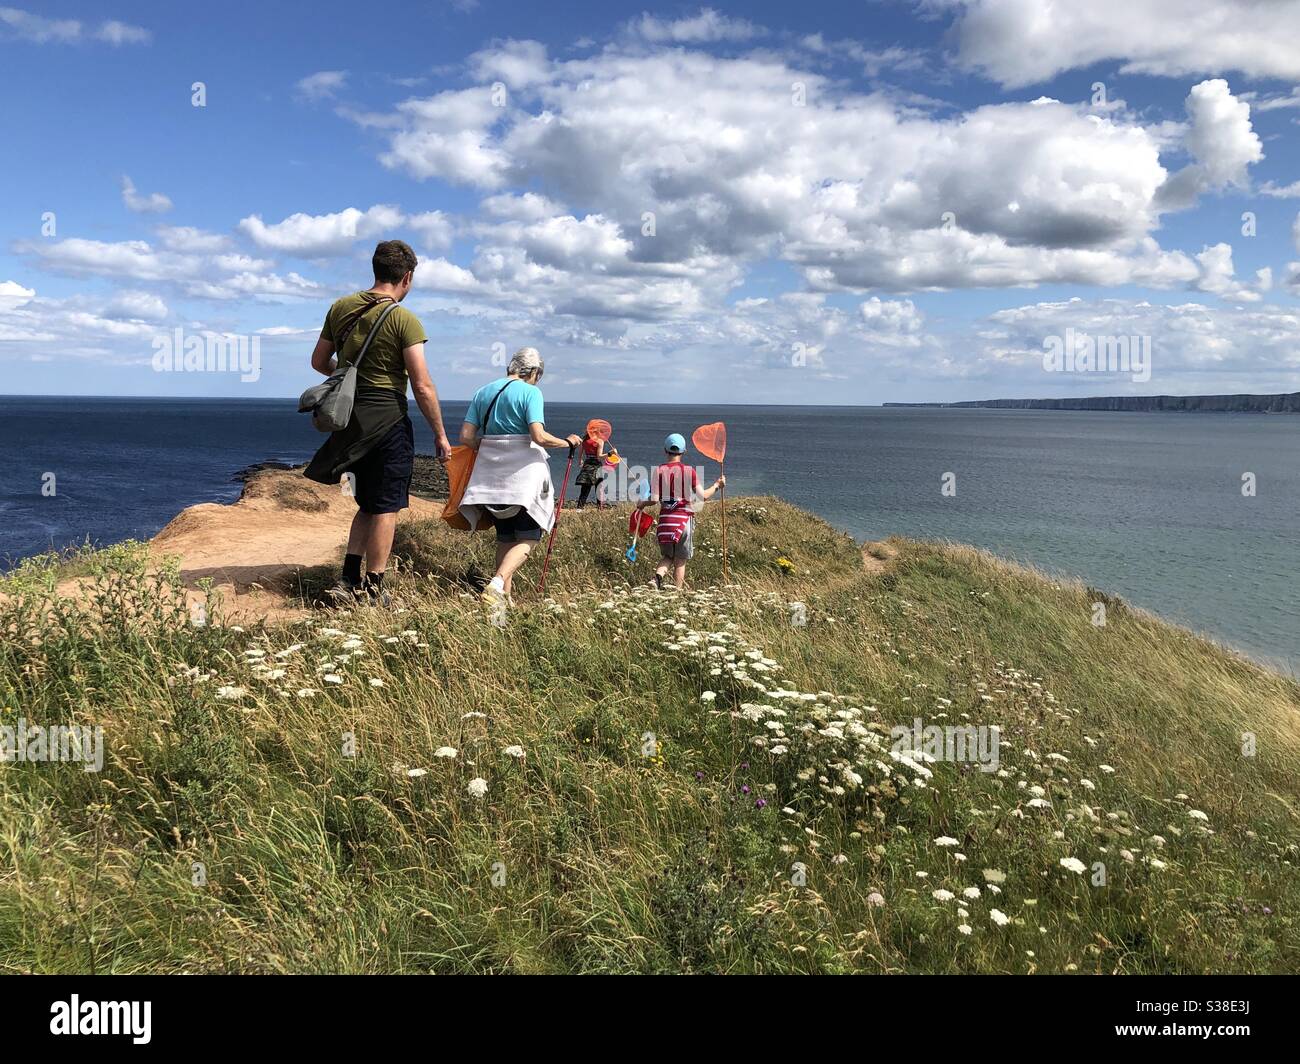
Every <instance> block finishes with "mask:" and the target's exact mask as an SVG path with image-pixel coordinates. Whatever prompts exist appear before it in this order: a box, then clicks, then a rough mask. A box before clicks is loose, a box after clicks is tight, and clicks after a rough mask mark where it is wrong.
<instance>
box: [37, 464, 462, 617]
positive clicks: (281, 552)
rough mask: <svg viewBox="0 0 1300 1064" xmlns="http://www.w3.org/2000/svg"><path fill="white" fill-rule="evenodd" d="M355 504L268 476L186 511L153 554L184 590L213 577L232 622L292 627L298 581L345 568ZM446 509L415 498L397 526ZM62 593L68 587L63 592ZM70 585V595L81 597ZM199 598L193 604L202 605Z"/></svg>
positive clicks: (300, 480)
mask: <svg viewBox="0 0 1300 1064" xmlns="http://www.w3.org/2000/svg"><path fill="white" fill-rule="evenodd" d="M355 513H356V504H355V503H354V502H353V501H352V499H351V498H350V497H349V496H347V495H344V494H343V492H342V490H341V489H340V488H339V487H336V486H326V485H324V484H315V483H313V482H312V481H310V480H306V479H305V478H304V477H303V476H302V475H301V474H300V473H298V472H294V471H287V470H278V469H277V470H266V471H263V472H261V473H256V474H254V475H253V477H251V478H250V479H249V481H248V483H247V484H246V485H245V486H244V493H243V495H242V496H241V497H240V499H239V501H238V502H235V503H232V504H230V505H224V504H221V503H200V504H199V505H197V506H191V507H189V508H188V509H185V510H182V511H181V512H180V513H179V514H177V515H176V516H175V517H174V518H172V520H171V521H170V522H169V523H168V524H167V526H166V527H165V528H164V529H163V530H162V531H161V532H159V533H158V535H156V536H154V538H153V540H152V541H151V542H150V554H151V556H153V557H155V558H157V559H158V560H159V561H161V560H162V559H163V558H164V557H175V558H177V559H179V561H180V567H181V577H182V579H183V580H184V581H185V583H186V585H187V586H189V587H191V588H197V586H198V582H199V581H200V580H203V579H205V578H210V579H211V580H212V582H213V584H214V586H215V587H216V588H219V589H220V591H221V593H222V599H223V603H222V605H223V611H224V612H225V614H226V615H227V617H228V618H229V619H230V620H242V621H256V620H260V619H265V620H268V621H279V620H291V619H296V618H300V617H304V616H306V615H307V613H308V611H307V610H306V609H303V608H301V607H298V606H295V605H291V604H290V599H289V596H288V595H287V594H286V592H285V590H283V589H286V588H291V587H292V579H293V574H294V573H295V572H296V571H298V570H300V569H309V568H311V567H313V566H317V565H337V564H339V563H340V562H341V561H342V558H343V549H344V547H345V545H346V542H347V534H348V527H349V524H350V523H351V521H352V515H353V514H355ZM441 513H442V503H440V502H430V501H428V500H427V499H421V498H417V497H416V496H414V495H413V496H411V507H410V509H408V510H404V511H402V515H401V517H400V518H399V520H402V521H412V520H423V519H426V518H430V517H437V516H438V515H439V514H441ZM59 590H60V591H61V592H65V589H64V588H63V587H60V589H59ZM76 591H77V582H76V581H72V582H71V583H70V585H69V587H68V588H67V591H66V592H65V593H69V592H70V593H72V594H76ZM201 599H202V595H201V594H200V593H198V592H197V591H196V592H195V593H194V594H192V595H191V601H200V600H201Z"/></svg>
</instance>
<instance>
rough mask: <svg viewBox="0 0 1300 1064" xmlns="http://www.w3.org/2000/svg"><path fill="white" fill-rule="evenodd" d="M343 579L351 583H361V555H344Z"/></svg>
mask: <svg viewBox="0 0 1300 1064" xmlns="http://www.w3.org/2000/svg"><path fill="white" fill-rule="evenodd" d="M343 579H344V580H346V581H347V582H348V583H349V584H359V583H361V555H360V554H345V555H343Z"/></svg>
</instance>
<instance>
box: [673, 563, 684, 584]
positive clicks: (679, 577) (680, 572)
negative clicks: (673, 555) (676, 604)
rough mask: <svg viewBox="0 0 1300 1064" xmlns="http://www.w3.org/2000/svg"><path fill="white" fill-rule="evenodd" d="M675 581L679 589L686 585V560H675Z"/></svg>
mask: <svg viewBox="0 0 1300 1064" xmlns="http://www.w3.org/2000/svg"><path fill="white" fill-rule="evenodd" d="M673 583H675V584H676V585H677V590H678V591H680V590H681V589H682V588H684V587H685V586H686V563H685V562H673Z"/></svg>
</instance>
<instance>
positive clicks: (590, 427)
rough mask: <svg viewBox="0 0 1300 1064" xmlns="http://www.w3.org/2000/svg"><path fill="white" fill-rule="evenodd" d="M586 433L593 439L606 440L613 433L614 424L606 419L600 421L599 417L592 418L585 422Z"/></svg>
mask: <svg viewBox="0 0 1300 1064" xmlns="http://www.w3.org/2000/svg"><path fill="white" fill-rule="evenodd" d="M587 435H588V436H590V437H591V438H592V439H593V440H605V441H606V442H608V441H609V438H610V437H611V436H612V435H614V426H613V425H611V424H610V423H609V422H608V421H602V420H601V419H600V418H592V419H591V420H590V421H588V422H587Z"/></svg>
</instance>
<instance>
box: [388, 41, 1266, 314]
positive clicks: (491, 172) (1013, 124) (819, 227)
mask: <svg viewBox="0 0 1300 1064" xmlns="http://www.w3.org/2000/svg"><path fill="white" fill-rule="evenodd" d="M795 81H801V82H803V83H804V84H805V85H806V87H807V91H808V97H807V101H806V106H798V105H796V103H795V102H794V101H793V100H792V98H791V94H790V86H791V84H792V82H795ZM651 85H653V86H655V91H654V92H650V91H649V90H648V89H647V86H651ZM530 91H531V92H532V93H534V94H535V95H536V97H537V99H538V104H537V109H536V110H531V109H530V110H524V109H520V108H517V107H516V108H512V109H501V108H494V107H492V106H491V103H490V99H489V92H488V89H487V87H481V88H477V89H468V90H460V91H457V92H451V93H442V94H439V95H437V96H433V97H429V98H427V99H415V100H408V101H406V102H404V103H403V104H401V105H399V107H398V109H397V111H396V112H394V114H393V116H391V117H393V118H394V119H395V120H396V121H397V122H398V123H399V125H398V128H396V129H395V131H393V132H392V133H391V135H390V136H391V139H390V148H389V150H388V151H387V152H386V153H385V154H384V155H383V157H382V158H383V161H384V163H385V164H386V165H388V166H391V167H394V168H398V169H402V170H404V171H406V172H408V173H409V174H411V176H413V177H416V178H421V179H423V178H432V177H440V178H443V179H445V180H448V181H452V182H457V183H468V184H471V185H476V186H478V187H480V188H484V189H486V190H488V191H493V190H496V189H498V188H502V187H503V186H507V185H514V186H523V185H528V184H536V185H539V186H540V187H541V189H543V190H544V191H542V192H540V193H532V192H530V193H527V194H525V195H524V196H522V197H518V196H513V195H510V194H509V193H503V194H501V195H496V196H491V197H489V198H487V199H486V200H485V201H484V203H483V208H484V210H485V212H487V213H488V214H491V215H493V216H495V217H498V218H512V217H513V218H519V219H521V220H523V219H530V220H534V221H540V220H542V218H543V217H544V215H545V212H546V211H547V210H550V209H551V208H550V207H548V206H544V205H543V204H545V202H546V199H547V198H553V199H557V200H559V201H561V202H569V203H582V204H586V205H588V211H589V216H596V215H599V216H600V217H602V218H604V219H606V221H607V222H608V224H610V225H615V226H617V227H618V228H619V230H620V232H621V234H622V237H623V239H625V240H628V241H630V242H631V246H630V247H629V248H628V249H627V251H626V257H627V259H628V260H629V261H634V262H640V263H651V262H657V263H677V264H680V265H685V264H688V263H690V262H691V261H692V260H693V259H697V258H700V257H702V256H723V257H726V258H729V259H732V260H733V261H737V260H742V259H744V258H746V257H756V256H761V255H765V254H771V253H776V254H778V255H783V256H784V257H786V258H788V259H790V260H791V261H793V262H796V263H798V264H799V265H801V266H803V267H804V268H805V269H806V270H808V271H809V275H810V276H811V277H814V278H815V279H816V283H817V284H818V285H819V286H835V285H838V286H843V287H851V288H866V287H874V286H881V287H889V288H907V287H949V286H960V285H964V284H991V283H993V284H1032V283H1037V282H1040V281H1070V280H1076V281H1079V282H1080V283H1106V284H1122V283H1126V282H1128V281H1130V280H1135V279H1150V280H1157V281H1160V282H1162V283H1180V282H1183V281H1186V280H1188V279H1190V278H1191V277H1193V276H1195V274H1196V268H1195V265H1194V264H1193V263H1192V262H1191V261H1190V260H1189V259H1187V258H1186V257H1185V256H1178V255H1173V256H1162V255H1161V253H1160V252H1159V250H1158V249H1155V250H1153V249H1152V245H1151V243H1150V234H1151V233H1152V232H1153V231H1154V230H1155V228H1156V226H1157V224H1158V218H1159V214H1160V211H1161V209H1162V204H1160V203H1159V202H1157V198H1156V193H1157V191H1158V190H1159V189H1160V187H1161V186H1162V185H1163V184H1164V183H1165V181H1166V178H1167V176H1168V175H1167V172H1166V170H1165V168H1164V166H1163V165H1162V163H1161V159H1160V154H1161V150H1162V148H1163V147H1164V146H1165V144H1166V141H1167V140H1168V134H1167V132H1166V131H1165V130H1164V129H1163V128H1147V127H1145V126H1143V125H1141V124H1139V123H1138V122H1136V121H1135V120H1133V119H1132V118H1130V117H1128V116H1127V115H1126V114H1125V113H1124V112H1122V111H1119V110H1114V111H1110V112H1107V113H1105V114H1094V113H1090V112H1089V111H1087V110H1085V109H1084V108H1081V107H1077V106H1074V105H1067V104H1063V103H1059V102H1056V101H1052V100H1040V101H1036V102H1034V103H1031V104H1030V103H1007V104H993V105H988V106H985V107H980V108H976V109H975V110H973V111H970V112H968V113H966V114H963V115H959V116H956V117H953V118H945V119H936V118H933V117H931V116H928V115H924V114H918V113H916V112H915V111H912V110H900V109H899V108H898V107H897V106H896V105H895V104H893V103H891V102H890V101H889V100H888V99H886V98H885V97H883V96H879V95H872V96H861V95H854V94H851V93H849V92H846V91H845V90H844V89H843V88H841V87H840V86H838V85H836V84H834V83H831V82H829V81H827V80H826V79H824V78H822V77H820V76H818V75H814V74H810V73H808V72H806V71H801V70H799V69H797V68H794V67H790V66H788V65H786V64H785V63H784V62H782V61H780V60H779V59H776V58H773V57H771V56H767V55H751V56H747V57H744V58H739V59H726V58H718V57H715V56H710V55H706V54H703V53H700V52H690V51H683V50H660V51H657V52H652V53H651V54H645V53H644V52H642V51H638V52H635V53H621V52H619V51H618V50H617V49H613V48H611V49H607V50H606V51H605V52H604V53H602V54H600V55H598V56H595V57H592V58H590V59H581V60H570V61H566V62H563V63H555V64H552V66H551V72H550V77H549V79H548V80H547V81H545V82H544V83H540V84H535V85H533V86H532V88H531V90H530ZM1211 102H1212V103H1215V104H1227V105H1229V106H1231V104H1233V103H1234V102H1235V101H1233V100H1232V98H1231V96H1230V95H1229V96H1228V97H1227V99H1226V100H1223V99H1221V98H1216V99H1215V100H1213V101H1211ZM1208 109H1209V110H1211V111H1213V108H1208ZM1232 113H1233V114H1236V113H1237V112H1232ZM1218 118H1219V116H1218V115H1217V112H1215V113H1212V114H1210V115H1209V116H1207V117H1206V118H1205V119H1204V120H1203V122H1202V126H1201V127H1198V128H1202V132H1201V137H1200V140H1199V141H1197V146H1198V148H1199V149H1200V150H1201V151H1203V153H1204V154H1205V160H1204V162H1203V163H1200V164H1198V165H1202V166H1204V167H1205V168H1206V171H1205V173H1206V176H1205V178H1204V180H1205V181H1207V182H1208V181H1211V180H1214V181H1221V180H1232V179H1235V178H1236V177H1237V176H1238V172H1237V171H1236V170H1233V169H1232V167H1231V166H1230V165H1229V163H1230V162H1232V161H1240V160H1241V158H1242V156H1241V155H1240V154H1238V155H1230V152H1231V151H1233V150H1237V151H1238V152H1239V151H1240V145H1239V144H1238V143H1237V142H1236V141H1230V140H1228V138H1227V134H1228V133H1229V132H1231V131H1235V130H1236V127H1235V126H1232V124H1231V123H1230V122H1228V121H1226V120H1221V121H1220V120H1218ZM1247 131H1249V126H1248V124H1247ZM1250 136H1252V137H1253V134H1250ZM461 148H464V150H460V149H461ZM1243 165H1244V164H1243ZM530 196H531V197H533V198H532V199H531V200H530V199H529V197H530ZM647 211H652V212H654V214H655V215H656V230H657V231H656V234H655V236H654V237H652V238H651V237H646V236H643V235H642V234H641V231H640V230H641V225H642V220H643V215H644V213H645V212H647ZM557 213H558V211H554V212H552V215H551V216H552V217H554V216H556V214H557ZM948 214H951V215H953V216H955V219H956V222H955V224H956V228H957V229H958V230H959V231H960V233H959V235H958V236H957V237H956V239H944V240H941V239H940V237H941V236H942V237H945V238H946V237H948V236H951V234H948V233H941V232H940V226H941V225H942V224H943V219H944V218H945V216H947V215H948ZM551 261H555V260H554V259H552V260H551Z"/></svg>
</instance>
